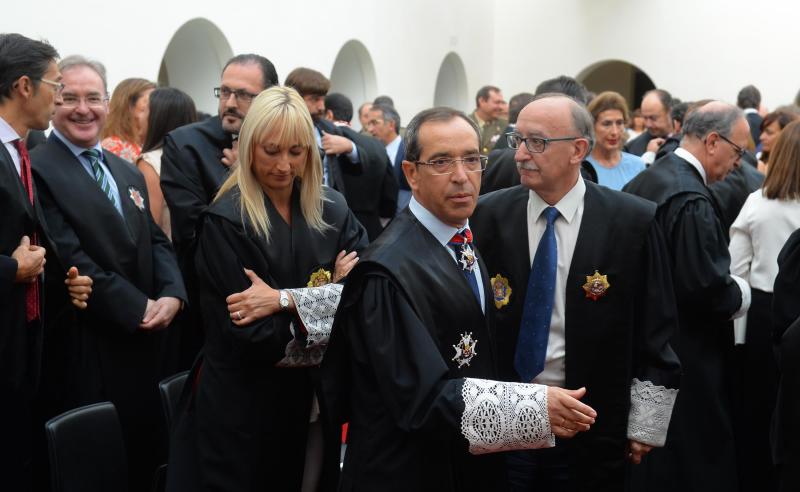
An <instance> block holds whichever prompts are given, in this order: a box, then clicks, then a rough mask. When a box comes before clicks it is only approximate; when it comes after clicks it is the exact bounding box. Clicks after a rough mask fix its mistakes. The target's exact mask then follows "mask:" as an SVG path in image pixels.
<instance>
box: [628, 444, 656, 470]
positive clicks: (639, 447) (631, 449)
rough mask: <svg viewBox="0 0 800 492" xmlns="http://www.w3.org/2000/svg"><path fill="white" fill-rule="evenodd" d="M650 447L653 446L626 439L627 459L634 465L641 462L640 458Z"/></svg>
mask: <svg viewBox="0 0 800 492" xmlns="http://www.w3.org/2000/svg"><path fill="white" fill-rule="evenodd" d="M652 449H653V446H650V445H649V444H645V443H643V442H639V441H634V440H633V439H628V459H629V460H631V463H633V464H634V465H638V464H639V463H641V462H642V458H644V457H645V455H646V454H647V453H649V452H650V451H651V450H652Z"/></svg>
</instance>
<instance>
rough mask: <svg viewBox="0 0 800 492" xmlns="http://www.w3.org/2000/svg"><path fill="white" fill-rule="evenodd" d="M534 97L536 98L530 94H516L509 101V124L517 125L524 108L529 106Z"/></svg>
mask: <svg viewBox="0 0 800 492" xmlns="http://www.w3.org/2000/svg"><path fill="white" fill-rule="evenodd" d="M534 97H535V96H534V95H533V94H531V93H530V92H520V93H519V94H514V96H513V97H512V98H511V100H510V101H508V122H509V123H515V124H516V122H517V118H519V112H520V111H522V108H524V107H525V106H527V105H528V103H529V102H531V101H533V98H534Z"/></svg>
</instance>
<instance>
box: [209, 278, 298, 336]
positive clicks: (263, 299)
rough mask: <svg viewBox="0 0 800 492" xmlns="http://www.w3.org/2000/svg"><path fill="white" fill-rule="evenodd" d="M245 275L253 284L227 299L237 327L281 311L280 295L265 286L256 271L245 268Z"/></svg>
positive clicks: (232, 318) (229, 310)
mask: <svg viewBox="0 0 800 492" xmlns="http://www.w3.org/2000/svg"><path fill="white" fill-rule="evenodd" d="M244 273H245V275H247V278H249V279H250V281H251V282H252V283H253V284H252V285H251V286H250V287H248V288H247V290H244V291H242V292H239V293H236V294H231V295H229V296H228V297H227V298H226V299H225V302H227V303H228V312H229V313H230V316H231V320H232V321H233V324H235V325H236V326H244V325H248V324H250V323H252V322H253V321H256V320H258V319H261V318H265V317H267V316H270V315H272V314H274V313H276V312H278V311H280V310H281V305H280V293H279V292H278V291H277V290H275V289H273V288H272V287H270V286H269V285H267V284H265V283H264V281H263V280H261V278H260V277H259V276H258V275H256V273H255V272H254V271H252V270H248V269H247V268H245V269H244ZM290 305H291V301H290Z"/></svg>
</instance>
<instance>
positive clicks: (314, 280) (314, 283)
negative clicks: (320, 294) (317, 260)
mask: <svg viewBox="0 0 800 492" xmlns="http://www.w3.org/2000/svg"><path fill="white" fill-rule="evenodd" d="M329 283H331V272H329V271H328V270H325V269H324V268H320V269H319V270H317V271H316V272H314V273H312V274H311V277H309V278H308V286H309V287H322V286H323V285H327V284H329Z"/></svg>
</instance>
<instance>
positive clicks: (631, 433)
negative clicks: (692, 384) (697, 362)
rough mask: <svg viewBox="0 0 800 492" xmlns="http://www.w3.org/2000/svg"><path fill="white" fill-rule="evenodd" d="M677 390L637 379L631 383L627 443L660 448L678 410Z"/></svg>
mask: <svg viewBox="0 0 800 492" xmlns="http://www.w3.org/2000/svg"><path fill="white" fill-rule="evenodd" d="M677 396H678V390H677V389H670V388H666V387H664V386H656V385H654V384H653V383H651V382H650V381H639V380H638V379H636V378H634V379H633V382H632V383H631V410H630V413H629V414H628V439H631V440H634V441H639V442H642V443H644V444H649V445H651V446H657V447H661V446H663V445H664V443H665V442H666V440H667V430H668V429H669V421H670V418H671V417H672V407H673V406H675V398H677Z"/></svg>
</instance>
